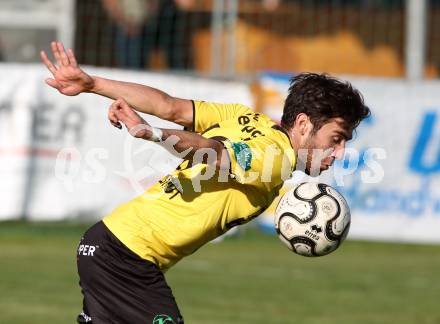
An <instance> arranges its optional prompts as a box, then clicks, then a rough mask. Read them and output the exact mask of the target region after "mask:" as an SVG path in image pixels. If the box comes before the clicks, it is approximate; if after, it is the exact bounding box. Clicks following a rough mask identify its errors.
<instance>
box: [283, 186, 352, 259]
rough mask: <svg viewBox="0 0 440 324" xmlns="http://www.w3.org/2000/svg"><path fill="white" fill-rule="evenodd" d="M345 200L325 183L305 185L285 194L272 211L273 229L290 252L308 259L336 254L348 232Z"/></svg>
mask: <svg viewBox="0 0 440 324" xmlns="http://www.w3.org/2000/svg"><path fill="white" fill-rule="evenodd" d="M350 219H351V216H350V209H349V208H348V205H347V202H346V201H345V199H344V197H342V195H341V194H340V193H339V192H337V191H336V190H335V189H334V188H332V187H330V186H329V185H326V184H324V183H312V182H306V183H301V184H298V185H296V186H295V187H294V188H292V189H290V190H289V191H287V192H286V193H285V194H284V195H283V196H282V197H281V199H280V201H279V202H278V206H277V207H276V210H275V229H276V231H277V233H278V236H279V238H280V240H281V241H283V242H284V243H285V244H286V245H287V247H288V248H289V249H290V250H292V251H293V252H295V253H297V254H300V255H303V256H309V257H315V256H322V255H326V254H329V253H330V252H332V251H334V250H336V249H337V248H338V246H339V245H340V244H341V243H342V241H343V240H344V239H345V238H346V236H347V234H348V230H349V228H350Z"/></svg>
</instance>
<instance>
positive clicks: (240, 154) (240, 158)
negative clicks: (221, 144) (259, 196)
mask: <svg viewBox="0 0 440 324" xmlns="http://www.w3.org/2000/svg"><path fill="white" fill-rule="evenodd" d="M232 149H233V150H234V155H235V159H236V160H237V163H238V165H239V166H240V167H241V168H242V169H243V170H244V171H248V170H249V169H250V168H251V161H252V151H251V148H250V147H249V145H247V144H246V143H243V142H236V143H232Z"/></svg>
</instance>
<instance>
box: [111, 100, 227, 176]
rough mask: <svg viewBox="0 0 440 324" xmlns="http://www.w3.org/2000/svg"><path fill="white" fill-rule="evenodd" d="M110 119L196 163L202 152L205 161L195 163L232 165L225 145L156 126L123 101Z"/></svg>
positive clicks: (187, 132)
mask: <svg viewBox="0 0 440 324" xmlns="http://www.w3.org/2000/svg"><path fill="white" fill-rule="evenodd" d="M108 118H109V120H110V122H111V124H112V125H113V126H115V127H118V128H121V127H122V126H121V123H123V124H124V125H125V126H126V127H127V129H128V131H129V133H130V134H131V135H132V136H134V137H137V138H142V139H145V140H149V141H154V142H160V143H161V144H162V145H163V146H164V147H165V148H166V149H167V150H169V151H170V152H171V153H173V154H175V155H177V156H179V157H181V158H183V159H185V160H193V161H194V158H195V155H196V154H197V152H199V155H198V156H197V157H198V158H200V159H201V160H200V161H195V162H208V161H209V163H212V164H215V165H216V166H217V167H221V168H228V167H229V165H230V162H229V157H228V154H227V152H226V150H225V149H224V147H223V144H222V143H221V142H219V141H216V140H213V139H209V138H205V137H203V136H201V135H200V134H198V133H194V132H189V131H184V130H177V129H160V128H155V127H152V126H151V125H149V124H148V123H147V122H146V121H145V120H143V119H142V118H141V117H140V116H139V115H138V114H137V113H136V112H135V111H134V110H133V109H132V108H131V107H130V106H129V105H128V104H127V103H126V102H125V101H124V100H123V99H118V100H115V101H114V102H113V104H112V105H111V106H110V108H109V112H108ZM210 157H211V158H210Z"/></svg>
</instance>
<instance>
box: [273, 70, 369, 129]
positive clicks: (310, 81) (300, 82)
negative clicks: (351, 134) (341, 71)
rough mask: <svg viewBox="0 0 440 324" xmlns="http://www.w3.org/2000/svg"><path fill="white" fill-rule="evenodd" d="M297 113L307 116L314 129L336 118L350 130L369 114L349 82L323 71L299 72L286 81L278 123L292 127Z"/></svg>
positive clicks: (357, 92)
mask: <svg viewBox="0 0 440 324" xmlns="http://www.w3.org/2000/svg"><path fill="white" fill-rule="evenodd" d="M299 113H305V114H306V115H308V116H309V118H310V121H311V122H312V124H313V128H314V132H316V131H318V130H319V129H320V128H321V127H322V126H323V125H324V124H325V123H326V122H327V121H329V120H330V119H332V118H337V117H340V118H342V119H343V120H344V121H345V123H346V124H347V126H348V127H350V128H351V129H354V128H356V127H357V126H358V125H359V123H360V122H361V121H362V120H363V119H364V118H366V117H368V116H369V115H370V109H369V108H368V107H367V106H366V105H365V104H364V99H363V97H362V95H361V93H360V92H359V91H358V90H356V89H355V88H353V86H352V85H351V84H350V83H349V82H343V81H340V80H338V79H336V78H333V77H331V76H329V75H327V74H316V73H301V74H299V75H297V76H295V77H293V78H292V79H291V80H290V88H289V95H288V96H287V98H286V101H285V103H284V110H283V116H282V117H281V126H283V127H284V128H286V129H289V128H291V127H293V125H294V123H295V119H296V116H298V114H299Z"/></svg>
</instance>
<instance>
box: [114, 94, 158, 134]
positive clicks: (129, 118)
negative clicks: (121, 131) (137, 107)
mask: <svg viewBox="0 0 440 324" xmlns="http://www.w3.org/2000/svg"><path fill="white" fill-rule="evenodd" d="M108 119H109V120H110V123H111V124H112V125H113V126H115V127H117V128H121V127H122V126H121V123H123V124H124V125H125V126H126V127H127V129H128V132H129V133H130V134H131V135H132V136H134V137H138V138H143V139H150V137H151V135H152V131H151V126H150V125H149V124H148V123H147V122H146V121H145V120H143V119H142V117H141V116H139V115H138V114H137V113H136V112H135V111H134V110H133V108H131V107H130V106H129V105H128V104H127V103H126V102H125V101H124V100H123V99H117V100H115V101H114V102H113V103H112V104H111V106H110V108H109V110H108Z"/></svg>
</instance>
